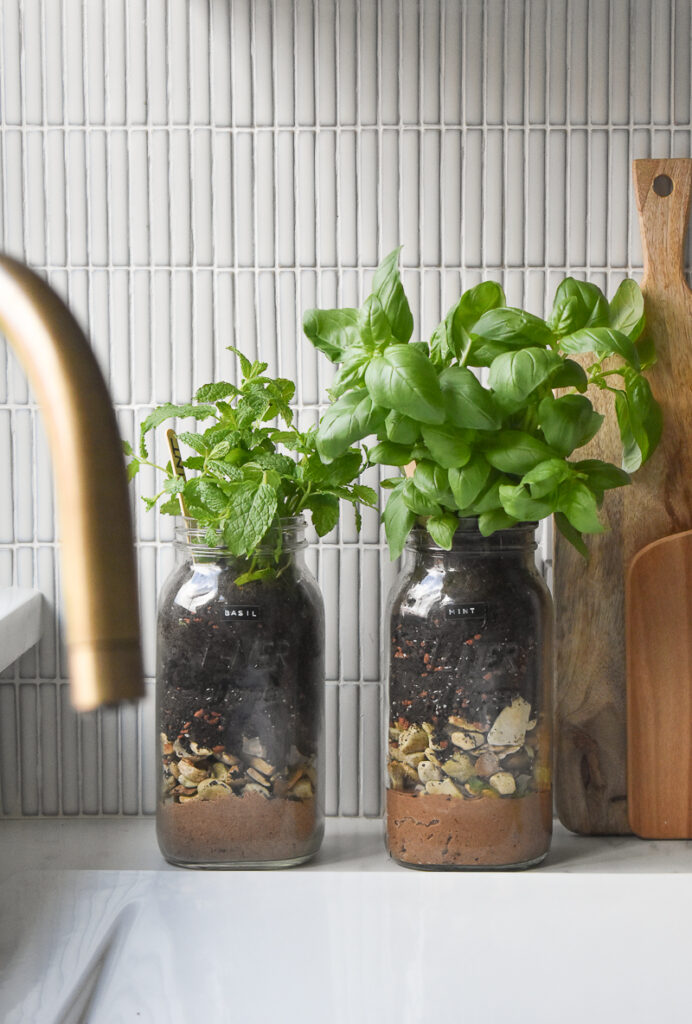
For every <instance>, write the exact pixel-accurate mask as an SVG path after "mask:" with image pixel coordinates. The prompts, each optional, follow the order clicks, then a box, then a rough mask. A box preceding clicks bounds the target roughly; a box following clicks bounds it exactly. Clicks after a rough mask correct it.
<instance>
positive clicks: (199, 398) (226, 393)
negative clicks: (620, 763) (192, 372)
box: [124, 317, 384, 583]
mask: <svg viewBox="0 0 692 1024" xmlns="http://www.w3.org/2000/svg"><path fill="white" fill-rule="evenodd" d="M317 319H318V321H319V320H320V318H319V317H318V318H317ZM331 329H332V328H330V330H331ZM231 351H233V352H235V353H236V355H237V356H238V359H239V360H240V367H241V371H242V379H241V382H240V383H239V384H238V385H237V386H236V385H235V384H229V383H226V382H218V383H213V384H205V385H204V386H203V387H201V388H199V390H198V391H197V393H196V395H195V398H194V400H193V401H191V402H189V403H187V404H185V405H170V404H166V405H161V406H159V407H158V408H157V409H155V410H154V411H153V412H152V413H151V414H150V415H149V416H147V418H146V419H145V420H144V422H143V423H142V424H141V427H140V442H139V451H138V452H135V451H134V450H133V448H132V446H131V445H129V444H128V443H127V442H125V443H124V448H125V452H126V454H127V455H129V456H130V462H129V465H128V474H129V477H130V479H132V478H133V477H134V476H135V475H136V474H137V472H138V471H139V469H140V468H141V467H142V466H154V468H156V469H157V470H159V471H160V472H161V473H162V474H163V476H164V478H165V479H164V484H163V487H162V489H161V491H159V493H158V494H157V495H155V496H154V497H152V498H144V501H145V503H146V505H147V507H148V508H153V507H154V506H155V505H156V504H157V503H158V502H160V505H159V509H160V511H161V512H162V513H164V514H165V515H173V516H176V515H180V502H179V495H181V494H182V496H183V498H184V500H185V504H186V507H187V510H188V512H189V514H190V516H191V517H192V518H194V519H195V520H196V521H197V524H198V526H199V528H200V529H203V530H204V531H205V540H206V541H207V543H209V544H210V545H212V546H216V545H218V544H219V543H222V544H223V545H225V547H226V548H227V549H228V551H230V552H231V554H233V555H237V556H243V557H244V558H245V559H246V562H247V569H246V571H245V572H243V573H242V574H241V575H240V576H239V577H238V579H237V580H236V583H247V582H249V581H250V580H255V579H266V578H267V577H270V576H273V575H276V574H277V573H278V572H280V571H281V564H282V562H281V547H280V545H281V531H280V529H278V525H279V520H280V519H284V518H289V517H291V516H297V515H300V514H301V513H302V512H306V511H309V512H310V513H311V516H312V522H313V525H314V527H315V529H316V531H317V533H318V534H319V536H324V534H326V533H329V531H330V530H332V529H334V527H335V526H336V524H337V522H338V520H339V501H340V499H342V498H343V499H345V500H346V501H349V502H352V503H353V505H354V506H355V510H356V522H357V525H358V526H360V510H359V506H360V504H361V503H362V504H365V505H369V506H375V505H376V503H377V496H376V494H375V492H374V491H373V490H372V488H370V487H366V486H364V485H362V484H359V483H357V482H356V481H357V478H358V476H359V474H360V472H361V470H362V469H363V455H362V453H361V451H360V450H359V449H357V448H351V447H350V446H349V444H348V443H346V444H343V445H340V447H339V451H338V452H337V453H336V454H335V455H334V457H333V458H331V459H330V460H329V461H327V460H325V459H323V458H322V456H321V455H320V454H319V452H318V449H317V443H316V437H317V428H315V427H313V428H311V429H310V430H307V431H303V432H301V431H299V430H298V429H297V428H296V427H295V426H294V425H293V411H292V409H291V407H290V404H289V403H290V402H291V399H292V398H293V394H294V391H295V385H294V384H293V382H292V381H290V380H286V379H284V378H276V379H273V378H271V377H268V376H266V373H265V371H266V369H267V363H261V362H257V361H254V362H251V361H250V360H249V359H247V358H246V357H245V356H244V355H243V354H242V353H241V352H239V351H238V350H237V349H234V348H232V347H231ZM350 397H351V396H349V398H350ZM383 416H384V413H383ZM176 417H192V418H194V419H195V420H197V421H208V425H207V426H206V429H204V430H203V431H202V432H201V433H181V434H180V435H179V437H178V440H179V441H180V442H181V443H182V445H185V446H187V447H188V448H190V449H191V450H192V452H193V453H194V454H192V455H190V456H188V458H186V459H184V461H183V465H184V466H185V468H186V470H188V471H190V470H191V471H192V472H193V473H194V475H190V476H189V478H188V479H187V480H185V481H183V480H182V479H181V478H180V477H177V476H175V475H174V473H173V468H172V466H171V463H170V462H169V463H168V464H167V465H166V466H156V464H155V463H153V462H152V461H151V460H150V458H149V452H148V448H147V435H148V434H149V433H150V431H152V430H154V429H155V428H156V427H158V426H159V425H160V424H162V423H165V422H166V421H167V420H170V419H173V418H176ZM277 420H280V421H283V426H282V427H277V426H275V425H274V424H275V423H276V421H277ZM357 422H358V424H359V429H358V430H356V431H354V432H353V434H354V437H355V436H356V435H358V434H359V432H360V427H361V426H362V425H363V423H365V422H366V420H363V419H358V420H357ZM327 430H328V424H327V426H325V425H324V424H323V431H324V432H326V431H327ZM287 452H291V453H292V454H291V455H289V454H286V453H287Z"/></svg>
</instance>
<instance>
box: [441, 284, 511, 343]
mask: <svg viewBox="0 0 692 1024" xmlns="http://www.w3.org/2000/svg"><path fill="white" fill-rule="evenodd" d="M505 301H506V300H505V293H504V292H503V290H502V288H501V287H500V285H499V284H496V283H495V281H483V282H482V283H481V284H477V285H476V286H475V288H469V290H468V291H466V292H464V294H463V295H462V296H461V298H460V299H459V301H458V302H457V303H456V304H455V305H454V306H452V308H451V309H450V310H449V312H448V313H447V316H446V317H445V318H444V320H443V321H442V323H441V324H439V325H438V327H437V328H436V329H435V331H434V333H433V336H432V338H431V339H430V352H431V355H432V356H434V357H436V358H437V361H438V362H439V363H444V361H445V360H447V359H448V358H456V359H459V358H461V356H462V354H463V352H464V351H465V350H466V347H467V346H468V345H470V343H471V338H470V335H469V333H468V332H469V331H470V330H471V328H472V327H473V326H474V325H475V324H476V323H477V321H478V320H480V318H481V317H482V316H483V314H484V313H487V312H488V310H490V309H496V308H497V307H498V306H503V305H504V304H505Z"/></svg>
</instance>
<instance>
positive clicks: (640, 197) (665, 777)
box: [623, 160, 692, 839]
mask: <svg viewBox="0 0 692 1024" xmlns="http://www.w3.org/2000/svg"><path fill="white" fill-rule="evenodd" d="M634 186H635V194H636V199H637V208H638V210H639V218H640V224H641V230H642V240H643V245H644V279H643V281H642V291H643V292H644V299H645V307H646V322H647V331H648V332H649V334H650V335H651V337H652V338H653V340H654V342H655V344H656V351H657V354H658V361H657V363H656V365H655V366H654V367H652V369H651V370H650V371H649V372H648V377H649V380H650V382H651V387H652V390H653V392H654V394H655V396H656V398H657V400H658V401H659V402H660V404H661V406H662V408H663V416H664V429H663V437H662V440H661V444H660V447H659V448H658V450H657V451H656V453H655V454H654V456H653V457H652V459H651V460H650V462H649V463H647V464H646V465H645V466H644V467H643V468H642V469H641V470H640V471H639V473H637V475H636V478H635V483H634V485H633V486H632V487H628V488H627V491H626V494H625V498H624V510H623V512H624V522H625V524H626V527H625V529H624V530H623V542H624V543H623V548H624V551H623V554H624V559H625V565H626V567H627V578H626V591H625V606H626V623H627V630H626V636H627V746H628V755H627V767H628V781H627V793H628V809H629V822H630V826H631V827H632V829H633V831H634V832H636V833H637V835H641V836H645V837H647V838H661V839H663V838H669V839H672V838H690V837H692V831H691V829H692V803H691V798H692V529H691V528H692V292H690V289H689V288H688V287H687V284H686V282H685V278H684V274H683V251H684V244H685V236H686V233H687V218H688V212H689V203H690V190H691V188H692V160H636V161H635V162H634Z"/></svg>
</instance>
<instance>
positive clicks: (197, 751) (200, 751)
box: [190, 740, 214, 757]
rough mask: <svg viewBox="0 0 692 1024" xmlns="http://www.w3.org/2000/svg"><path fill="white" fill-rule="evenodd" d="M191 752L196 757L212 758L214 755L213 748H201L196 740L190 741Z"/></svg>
mask: <svg viewBox="0 0 692 1024" xmlns="http://www.w3.org/2000/svg"><path fill="white" fill-rule="evenodd" d="M190 752H191V754H193V756H194V757H211V756H212V754H213V753H214V751H213V750H212V749H211V747H200V745H199V744H198V743H195V741H194V740H190Z"/></svg>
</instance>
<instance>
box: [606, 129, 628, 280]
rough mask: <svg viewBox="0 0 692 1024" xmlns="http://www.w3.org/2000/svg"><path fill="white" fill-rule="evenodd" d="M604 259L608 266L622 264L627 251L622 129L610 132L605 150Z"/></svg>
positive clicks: (625, 138) (625, 139) (625, 144)
mask: <svg viewBox="0 0 692 1024" xmlns="http://www.w3.org/2000/svg"><path fill="white" fill-rule="evenodd" d="M608 165H609V166H608V170H609V178H610V182H609V189H608V192H609V195H608V210H607V213H608V253H607V257H608V262H609V264H610V265H611V266H615V267H626V266H627V263H628V259H629V252H628V245H627V240H628V227H629V224H628V219H629V191H630V190H629V189H627V188H625V187H624V183H625V182H628V181H629V177H630V173H631V172H630V153H629V138H628V133H627V132H626V131H615V132H612V133H611V135H610V147H609V152H608Z"/></svg>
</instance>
